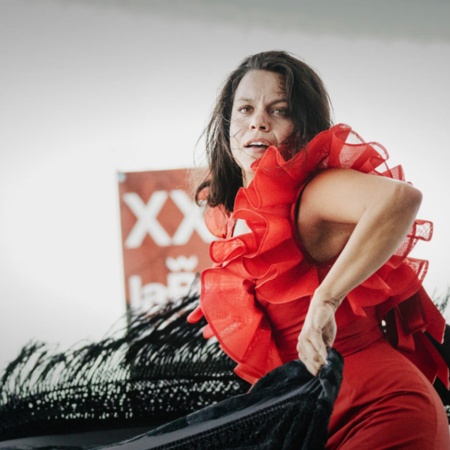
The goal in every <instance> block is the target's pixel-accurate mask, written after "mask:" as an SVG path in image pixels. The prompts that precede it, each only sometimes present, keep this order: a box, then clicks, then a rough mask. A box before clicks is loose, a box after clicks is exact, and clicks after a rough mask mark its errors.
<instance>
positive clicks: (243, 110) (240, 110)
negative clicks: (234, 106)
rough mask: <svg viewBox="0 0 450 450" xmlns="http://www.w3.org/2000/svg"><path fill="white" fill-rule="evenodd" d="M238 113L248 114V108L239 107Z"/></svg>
mask: <svg viewBox="0 0 450 450" xmlns="http://www.w3.org/2000/svg"><path fill="white" fill-rule="evenodd" d="M238 111H239V112H241V113H248V112H250V106H241V107H240V108H239V109H238Z"/></svg>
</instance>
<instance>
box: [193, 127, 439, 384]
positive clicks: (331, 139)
mask: <svg viewBox="0 0 450 450" xmlns="http://www.w3.org/2000/svg"><path fill="white" fill-rule="evenodd" d="M387 159H388V154H387V152H386V150H385V149H384V148H383V147H382V146H380V145H379V144H376V143H366V142H364V141H363V140H362V139H361V138H360V137H359V136H358V135H357V134H356V133H355V132H354V131H352V130H351V128H350V127H349V126H347V125H343V124H339V125H335V126H333V127H332V128H330V129H329V130H327V131H324V132H322V133H320V134H318V135H317V136H316V137H315V138H314V139H313V140H312V141H311V142H310V143H309V144H308V145H307V146H306V147H305V148H304V149H303V150H302V151H300V152H299V153H298V154H297V155H295V156H294V158H292V159H291V160H289V161H285V160H284V159H283V157H282V156H281V154H280V153H279V152H278V150H277V149H276V148H275V147H269V148H268V149H267V151H266V152H265V154H264V156H263V157H262V158H261V159H259V160H258V161H256V162H255V163H254V164H253V166H252V168H253V170H254V171H255V176H254V179H253V181H252V183H251V184H250V185H249V186H248V188H245V189H244V188H241V189H240V190H239V192H238V194H237V196H236V200H235V207H234V212H233V213H232V215H231V216H229V215H227V214H226V213H225V212H224V211H223V210H222V209H220V208H213V209H210V210H208V212H207V215H206V217H205V219H206V222H207V225H208V226H209V227H210V229H211V231H212V232H213V233H214V234H215V235H217V236H219V237H222V238H225V239H224V240H219V241H215V242H213V243H212V244H211V247H210V255H211V258H212V260H213V262H214V266H213V267H212V268H210V269H206V270H204V271H203V273H202V276H201V280H202V292H201V300H200V307H201V309H202V311H203V313H204V315H205V317H206V319H207V321H208V324H209V327H210V328H211V330H212V332H213V333H214V335H215V336H216V337H217V339H218V340H219V342H220V344H221V346H222V348H223V349H224V351H225V352H226V353H227V354H228V355H229V356H230V357H231V358H233V359H234V360H235V361H236V362H238V366H237V368H236V372H237V373H238V375H240V376H242V377H243V378H244V379H246V380H248V381H249V382H251V383H253V382H255V381H256V380H257V379H259V378H260V377H261V376H263V375H264V374H266V373H267V372H269V371H270V370H272V369H273V368H275V367H277V366H279V365H280V364H281V363H282V361H281V358H280V355H279V353H278V349H277V347H276V344H275V341H274V337H273V335H272V330H271V326H270V323H269V322H268V320H267V318H266V316H265V314H264V311H263V309H262V308H261V306H260V305H259V303H258V300H261V301H266V302H269V303H272V304H274V303H275V304H276V303H278V304H280V303H286V302H291V301H294V300H298V299H304V300H305V301H307V302H309V300H310V298H311V296H312V294H313V293H314V291H315V289H316V288H317V286H318V285H319V282H320V277H321V275H322V276H323V270H324V267H323V266H322V267H319V266H318V265H317V264H314V262H313V261H312V260H311V258H308V255H306V254H305V252H304V251H302V246H301V243H300V242H299V240H298V238H297V232H296V229H295V223H296V221H295V205H296V201H297V199H298V196H299V194H300V192H301V191H302V189H303V188H304V186H305V184H306V183H307V182H308V181H309V180H310V179H311V178H312V177H313V176H314V175H315V174H316V173H317V172H319V171H322V170H325V169H328V168H348V169H354V170H358V171H360V172H363V173H368V174H375V175H380V176H385V177H389V178H393V179H396V180H402V181H405V178H404V174H403V170H402V168H401V167H400V166H398V167H394V168H392V169H389V168H388V167H387V166H386V164H385V162H386V160H387ZM236 219H244V220H246V222H247V225H248V227H249V228H250V230H251V232H250V233H247V234H243V235H239V236H236V237H231V236H230V230H231V229H232V225H233V224H234V222H235V220H236ZM432 229H433V228H432V224H431V223H430V222H428V221H420V220H417V221H416V222H415V223H414V225H413V227H412V229H411V231H410V232H409V234H408V236H407V238H406V239H405V241H404V242H403V243H402V245H401V246H400V247H399V249H398V250H397V251H396V253H395V254H394V255H393V256H392V257H391V258H390V259H389V261H388V262H387V263H386V264H385V265H384V266H383V267H381V268H380V269H379V270H378V271H377V272H376V273H375V274H373V275H372V276H371V277H370V278H368V279H367V280H366V281H365V282H364V283H362V284H361V285H360V286H359V287H357V288H356V289H354V290H353V291H351V292H350V293H349V294H348V296H347V300H348V302H349V304H350V306H351V309H352V311H353V314H355V315H360V316H364V315H365V313H364V310H363V308H364V307H366V306H374V305H378V307H379V311H380V317H384V316H385V315H386V314H387V313H388V312H389V311H391V314H393V317H394V318H395V319H394V320H393V321H391V322H389V323H388V326H389V327H390V332H389V334H390V335H392V336H395V338H393V339H394V340H396V341H397V342H396V344H397V346H398V347H399V348H400V349H401V350H406V351H408V352H409V353H411V354H414V355H413V356H412V358H411V359H413V360H414V361H415V362H416V364H418V365H419V366H422V365H425V364H427V365H429V364H430V361H429V357H427V356H426V355H425V353H427V354H428V355H429V352H427V351H428V349H425V350H427V351H424V348H425V346H424V344H423V342H422V341H423V339H422V337H418V336H417V335H416V334H417V333H419V332H420V334H422V332H423V331H425V330H427V331H428V332H429V333H430V334H431V335H432V336H433V337H434V338H435V339H436V340H437V341H439V342H441V341H442V338H443V332H444V327H445V321H444V319H443V318H442V316H441V314H440V313H439V312H438V310H437V309H436V308H435V306H434V305H433V303H432V302H431V300H430V299H429V297H428V296H427V295H426V293H425V291H424V290H423V289H421V284H422V280H423V278H424V276H425V274H426V271H427V267H428V265H427V261H423V260H418V259H412V258H409V257H408V254H409V253H410V251H411V250H412V248H413V247H414V246H415V244H416V242H417V241H418V240H429V239H430V238H431V235H432ZM411 298H412V300H411ZM256 299H257V300H256ZM408 306H409V307H408ZM402 309H403V311H402ZM408 309H409V312H407V313H406V314H405V311H408ZM196 315H197V316H198V312H197V313H196ZM192 320H193V319H192ZM349 320H351V318H349ZM394 329H395V330H394ZM392 330H394V331H392ZM206 334H207V335H209V334H208V332H207V333H206ZM418 355H419V356H418ZM432 359H433V360H434V359H436V358H435V355H434V354H433V356H432ZM444 365H445V364H444ZM433 367H434V369H433V370H432V371H433V372H434V373H433V375H432V376H433V377H434V376H435V375H436V373H437V372H439V375H440V377H441V378H444V380H443V381H444V383H447V379H448V377H447V372H446V367H445V371H444V368H443V367H442V362H440V361H437V362H436V361H434V363H433ZM438 367H440V368H438ZM419 368H422V367H419ZM423 371H424V372H427V375H429V372H430V370H429V369H427V370H425V368H424V370H423ZM444 372H445V374H444Z"/></svg>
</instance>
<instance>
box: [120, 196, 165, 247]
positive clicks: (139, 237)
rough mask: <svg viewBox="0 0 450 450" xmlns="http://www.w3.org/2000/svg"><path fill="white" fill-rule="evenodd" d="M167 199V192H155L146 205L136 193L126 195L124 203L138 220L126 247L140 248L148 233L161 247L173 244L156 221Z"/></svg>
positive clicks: (126, 242)
mask: <svg viewBox="0 0 450 450" xmlns="http://www.w3.org/2000/svg"><path fill="white" fill-rule="evenodd" d="M167 198H168V194H167V192H165V191H155V192H154V193H153V195H152V196H151V197H150V199H149V201H148V203H147V204H145V203H144V202H143V201H142V199H141V198H140V197H139V195H137V194H135V193H128V194H124V196H123V200H124V202H125V203H126V204H127V205H128V207H129V208H130V209H131V211H132V212H133V214H134V215H135V216H136V218H137V222H136V224H135V225H134V227H133V229H132V230H131V232H130V234H129V235H128V237H127V239H126V241H125V247H127V248H138V247H140V246H141V244H142V241H143V240H144V238H145V236H146V234H147V233H148V234H149V235H150V236H151V237H152V238H153V240H154V241H155V242H156V243H157V244H158V245H159V246H161V247H167V246H169V245H170V244H171V239H170V236H169V235H168V234H167V232H166V230H164V228H163V227H162V226H161V224H160V223H159V222H158V221H157V220H156V216H157V215H158V214H159V212H160V211H161V209H162V207H163V206H164V203H165V202H166V200H167Z"/></svg>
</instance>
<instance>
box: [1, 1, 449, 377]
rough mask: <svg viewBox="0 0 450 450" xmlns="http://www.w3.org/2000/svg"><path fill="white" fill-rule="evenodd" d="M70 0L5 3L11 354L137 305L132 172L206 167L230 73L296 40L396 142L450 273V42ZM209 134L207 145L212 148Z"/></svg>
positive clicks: (4, 267) (434, 285)
mask: <svg viewBox="0 0 450 450" xmlns="http://www.w3.org/2000/svg"><path fill="white" fill-rule="evenodd" d="M249 22H250V24H249V25H243V24H242V23H241V24H236V25H233V24H232V23H231V22H228V23H226V24H225V23H224V24H220V23H217V22H215V23H207V22H206V21H200V20H198V21H197V20H194V19H192V17H190V18H189V19H186V20H183V19H182V18H178V19H170V18H169V17H168V16H167V15H165V16H157V15H152V14H150V13H146V14H143V13H141V14H137V13H130V12H126V11H123V10H120V9H119V8H95V7H93V6H91V5H89V2H86V3H80V4H77V3H67V2H64V1H59V2H58V1H53V2H51V1H47V2H45V1H33V2H32V1H25V0H15V1H13V0H4V1H2V2H1V3H0V65H1V67H0V369H1V368H2V367H3V366H4V365H5V364H6V363H7V362H8V361H9V360H11V359H12V358H13V357H14V356H15V355H16V354H17V353H18V351H19V349H20V347H21V346H22V345H23V344H24V343H26V342H27V341H29V340H31V339H39V340H44V341H48V342H50V343H60V344H61V347H62V348H66V347H67V346H69V345H71V344H74V343H76V342H79V341H80V340H84V339H99V338H101V337H102V336H104V334H105V333H106V332H107V331H108V330H109V328H110V327H111V326H112V325H113V323H115V322H116V321H117V320H118V319H119V317H121V316H122V315H123V313H124V312H125V300H124V287H123V279H122V278H123V273H122V259H121V246H120V223H119V209H118V206H119V203H118V189H117V177H116V173H117V171H126V170H148V169H167V168H179V167H191V166H192V165H193V160H194V150H195V148H196V142H197V139H198V138H199V136H200V134H201V132H202V130H203V127H204V125H205V123H206V121H207V119H208V115H209V113H210V111H211V109H212V106H213V103H214V100H215V97H216V94H217V89H218V87H219V85H220V84H221V82H222V81H223V80H224V78H225V76H226V75H227V74H228V73H229V72H230V71H231V70H232V69H233V68H234V67H235V66H236V65H237V64H238V63H239V62H240V61H241V59H242V58H244V57H245V56H247V55H248V54H251V53H255V52H259V51H264V50H271V49H284V50H287V51H290V52H293V53H295V54H296V55H297V56H299V57H301V58H302V59H304V60H305V61H306V62H307V63H309V64H310V65H311V66H313V67H314V68H315V69H316V70H317V71H318V73H319V74H320V75H321V76H322V78H323V80H324V81H325V84H326V85H327V87H328V89H329V93H330V96H331V99H332V102H333V105H334V120H335V122H345V123H348V124H350V125H352V127H353V128H354V129H355V130H356V131H357V132H358V133H359V134H360V135H361V136H362V137H363V138H364V139H366V140H376V141H378V142H380V143H381V144H383V145H384V146H385V147H387V149H388V151H389V153H390V155H391V164H392V165H395V164H398V163H399V162H401V163H402V164H403V166H404V169H405V172H406V176H407V178H408V180H410V181H412V182H413V184H414V185H415V186H417V187H418V188H419V189H421V190H422V192H423V194H424V201H423V205H422V208H421V211H420V213H419V217H420V218H426V219H430V220H432V221H433V222H434V224H435V232H434V237H433V239H432V241H431V242H430V243H424V242H419V243H418V245H417V248H416V250H415V251H414V256H416V257H421V258H425V259H429V260H430V269H429V272H428V275H427V278H426V281H425V287H426V288H427V289H428V290H429V292H430V293H433V292H437V293H438V294H443V293H445V292H446V290H447V288H448V286H449V284H450V283H449V282H450V276H449V267H450V244H449V238H448V232H449V229H450V226H449V225H450V224H449V222H450V216H449V213H448V199H449V196H450V176H449V172H448V164H449V162H450V159H449V156H448V153H449V148H448V142H447V136H446V133H448V131H447V129H448V119H449V104H450V93H449V92H450V91H449V89H448V74H449V68H450V64H449V63H450V44H449V42H448V41H447V42H445V41H442V42H431V41H428V42H427V43H422V42H420V41H417V40H416V41H407V40H392V39H385V38H384V37H383V35H382V34H381V35H380V38H379V39H375V38H372V39H362V38H359V39H358V38H355V37H353V38H350V37H342V36H341V37H340V36H336V35H331V34H330V35H317V34H316V35H311V34H302V31H301V30H299V31H298V32H293V31H285V32H283V31H282V30H280V29H279V28H277V29H271V27H270V24H269V26H262V25H256V24H255V23H254V22H252V21H249ZM201 150H202V149H201V145H198V146H197V151H196V152H197V153H199V152H200V153H201Z"/></svg>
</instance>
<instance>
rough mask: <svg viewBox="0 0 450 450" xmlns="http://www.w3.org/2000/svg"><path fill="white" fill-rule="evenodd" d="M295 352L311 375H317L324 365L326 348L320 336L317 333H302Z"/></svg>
mask: <svg viewBox="0 0 450 450" xmlns="http://www.w3.org/2000/svg"><path fill="white" fill-rule="evenodd" d="M297 352H298V356H299V359H300V360H301V361H302V362H303V363H304V364H305V366H306V368H307V369H308V371H309V372H310V373H312V374H313V375H317V374H318V373H319V370H320V368H321V367H322V366H323V365H324V364H325V363H326V359H327V348H326V346H325V343H324V342H323V339H322V336H321V334H320V335H318V333H317V332H315V333H314V332H313V333H309V332H308V331H307V330H305V332H303V331H302V333H301V334H300V336H299V339H298V344H297Z"/></svg>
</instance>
